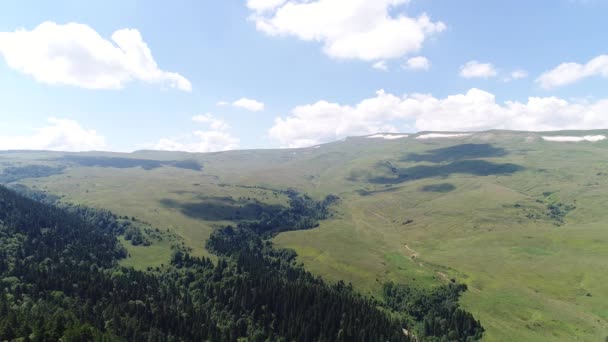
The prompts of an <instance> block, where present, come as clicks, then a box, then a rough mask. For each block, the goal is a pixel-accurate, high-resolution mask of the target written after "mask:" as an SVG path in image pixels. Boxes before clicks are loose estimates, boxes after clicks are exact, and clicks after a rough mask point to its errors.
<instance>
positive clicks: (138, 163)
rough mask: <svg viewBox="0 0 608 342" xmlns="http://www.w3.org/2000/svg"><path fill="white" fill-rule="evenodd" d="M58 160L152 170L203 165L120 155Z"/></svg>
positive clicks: (193, 168)
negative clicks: (164, 167) (122, 156)
mask: <svg viewBox="0 0 608 342" xmlns="http://www.w3.org/2000/svg"><path fill="white" fill-rule="evenodd" d="M60 160H62V161H64V162H69V163H72V164H76V165H78V166H84V167H104V168H108V167H112V168H118V169H129V168H136V167H141V168H142V169H144V170H147V171H149V170H154V169H158V168H161V167H163V166H172V167H176V168H180V169H187V170H193V171H201V170H202V169H203V166H202V165H201V164H200V163H199V162H197V161H196V160H176V161H160V160H152V159H134V158H120V157H90V156H70V155H68V156H64V157H63V158H61V159H60Z"/></svg>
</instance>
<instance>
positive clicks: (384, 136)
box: [366, 134, 409, 140]
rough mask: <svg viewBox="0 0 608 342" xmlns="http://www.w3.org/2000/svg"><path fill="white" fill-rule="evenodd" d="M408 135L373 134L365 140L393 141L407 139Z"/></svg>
mask: <svg viewBox="0 0 608 342" xmlns="http://www.w3.org/2000/svg"><path fill="white" fill-rule="evenodd" d="M408 136H409V135H407V134H374V135H370V136H368V137H366V138H367V139H387V140H393V139H401V138H407V137H408Z"/></svg>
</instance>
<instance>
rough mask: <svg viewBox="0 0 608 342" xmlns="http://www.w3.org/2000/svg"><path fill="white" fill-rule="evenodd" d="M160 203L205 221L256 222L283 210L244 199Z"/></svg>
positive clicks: (223, 198) (163, 200)
mask: <svg viewBox="0 0 608 342" xmlns="http://www.w3.org/2000/svg"><path fill="white" fill-rule="evenodd" d="M160 203H161V204H162V205H163V206H164V207H165V208H169V209H177V210H179V211H181V213H182V214H184V215H186V216H188V217H190V218H193V219H197V220H205V221H242V220H257V219H259V218H260V216H261V215H262V214H264V213H274V212H277V211H279V210H281V209H283V207H282V206H280V205H268V204H264V203H260V202H252V201H248V200H244V199H239V200H235V199H233V198H230V197H204V196H200V197H198V198H197V199H196V200H195V201H187V202H181V201H177V200H174V199H168V198H165V199H162V200H161V201H160Z"/></svg>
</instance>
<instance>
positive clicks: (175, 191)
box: [0, 131, 608, 341]
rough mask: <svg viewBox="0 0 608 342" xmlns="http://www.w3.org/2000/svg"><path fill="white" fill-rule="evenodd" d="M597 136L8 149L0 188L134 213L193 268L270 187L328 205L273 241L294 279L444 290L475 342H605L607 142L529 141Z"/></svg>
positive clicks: (133, 250)
mask: <svg viewBox="0 0 608 342" xmlns="http://www.w3.org/2000/svg"><path fill="white" fill-rule="evenodd" d="M597 134H603V135H608V132H606V131H593V132H551V133H543V134H540V133H527V132H509V131H490V132H483V133H476V134H473V135H465V136H458V137H452V138H430V139H417V138H420V137H421V136H424V135H425V134H424V133H421V134H419V135H414V136H410V137H407V138H400V139H392V140H391V139H382V138H366V137H358V138H348V139H346V140H344V141H340V142H335V143H331V144H326V145H322V146H320V147H312V148H306V149H294V150H274V151H273V150H269V151H234V152H225V153H212V154H200V155H197V154H184V153H167V152H154V151H142V152H136V153H133V154H109V153H103V154H101V153H87V154H64V153H46V152H31V153H26V152H19V153H15V152H11V153H2V154H0V178H2V175H4V176H5V178H4V180H3V181H4V182H13V183H21V184H25V185H27V186H30V187H35V188H36V189H38V190H45V191H48V192H51V193H53V194H57V195H60V196H62V200H63V201H67V202H73V203H84V204H87V205H90V206H97V207H102V208H107V209H110V210H112V211H114V212H115V213H117V214H119V215H127V216H136V217H137V218H139V219H141V220H143V221H146V222H148V223H150V224H151V225H152V226H154V227H155V228H159V229H169V230H171V231H173V232H175V233H176V234H178V235H179V236H181V237H182V238H183V241H184V242H185V243H186V244H187V245H188V246H189V247H190V248H192V250H193V252H194V254H195V255H200V256H205V255H208V252H207V251H206V250H205V249H204V246H205V241H206V240H207V238H208V236H209V235H210V233H211V232H212V230H213V228H214V227H216V226H219V225H222V224H225V223H229V222H237V221H247V220H252V219H253V218H255V217H256V215H258V214H259V213H260V212H261V211H263V210H274V209H278V208H281V207H283V206H285V205H286V202H287V197H286V196H285V195H284V194H283V193H282V192H281V190H286V189H288V188H296V189H298V190H301V191H304V192H307V193H309V194H311V195H313V196H314V197H317V198H319V199H320V198H322V197H324V196H325V195H327V194H336V195H338V196H340V197H341V199H342V200H341V201H340V204H339V206H338V208H337V213H336V215H335V217H334V218H332V219H330V220H327V221H324V222H322V224H321V226H320V227H319V228H317V229H313V230H307V231H295V232H288V233H282V234H280V235H278V236H277V237H276V238H275V242H276V243H277V244H279V245H280V246H284V247H289V248H293V249H295V250H296V251H297V253H298V255H299V259H300V260H301V261H302V262H303V263H304V264H305V266H306V267H307V269H309V270H311V271H313V272H315V273H317V274H320V275H322V276H323V277H325V278H326V279H328V280H340V279H342V280H345V281H350V282H352V283H353V284H354V285H355V287H356V288H358V289H360V290H362V291H365V292H369V293H370V294H372V295H375V296H378V295H379V294H380V291H381V286H382V284H384V283H385V282H386V281H390V280H392V281H396V282H401V283H408V284H414V285H418V286H424V287H426V286H437V285H439V284H442V283H444V282H448V281H450V279H456V280H458V281H459V282H463V283H466V284H467V285H468V286H469V291H468V292H467V293H466V294H465V297H464V300H463V305H464V306H465V308H466V309H467V310H469V311H471V312H472V313H473V314H474V315H475V317H477V318H479V319H480V320H481V321H482V324H483V325H484V327H485V328H486V329H487V332H486V334H485V335H484V336H485V340H487V341H510V340H527V341H530V340H531V341H534V340H538V341H541V340H547V339H552V340H563V341H571V340H576V339H579V340H590V341H593V340H596V341H598V340H603V339H604V338H605V337H606V336H607V335H608V287H606V286H605V285H604V284H606V283H607V282H608V263H606V260H608V228H607V227H608V213H607V212H606V210H604V208H605V207H606V204H607V203H606V202H608V195H607V194H608V191H607V190H608V141H599V142H578V143H567V142H551V141H545V140H543V139H542V136H547V135H555V136H562V135H566V136H583V135H597ZM18 168H21V169H18ZM19 172H21V173H23V174H24V175H26V176H27V177H26V178H19V177H15V176H14V174H16V173H17V174H18V173H19ZM169 248H170V246H169V244H167V245H166V246H165V245H162V244H155V245H153V246H151V247H130V254H131V256H132V257H131V258H130V259H127V261H125V263H127V264H128V265H133V266H136V267H140V268H145V267H147V266H154V265H158V264H161V263H167V262H168V257H169V255H170V250H169Z"/></svg>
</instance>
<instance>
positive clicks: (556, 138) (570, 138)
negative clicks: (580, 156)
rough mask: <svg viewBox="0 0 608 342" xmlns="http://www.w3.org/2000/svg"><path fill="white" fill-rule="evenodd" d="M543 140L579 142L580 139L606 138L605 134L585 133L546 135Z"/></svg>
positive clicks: (597, 139)
mask: <svg viewBox="0 0 608 342" xmlns="http://www.w3.org/2000/svg"><path fill="white" fill-rule="evenodd" d="M543 140H545V141H557V142H581V141H589V142H596V141H602V140H606V136H605V135H585V136H583V137H575V136H554V137H548V136H544V137H543Z"/></svg>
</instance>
